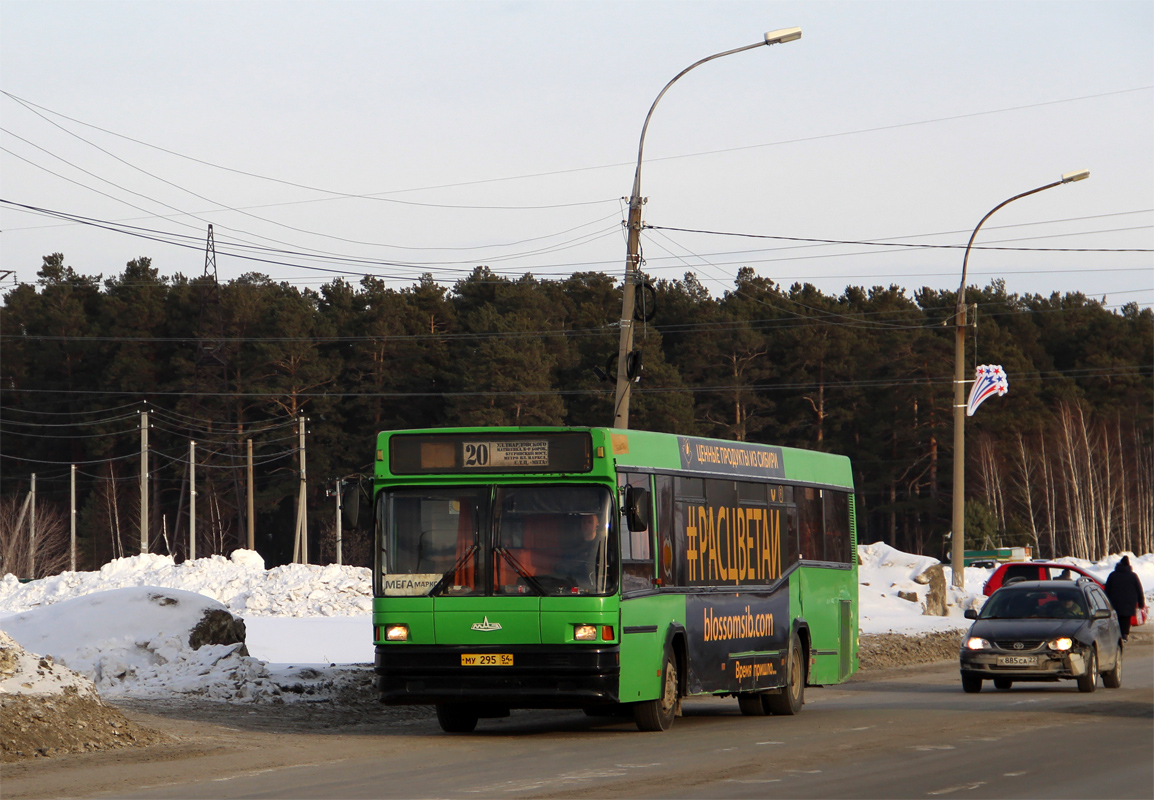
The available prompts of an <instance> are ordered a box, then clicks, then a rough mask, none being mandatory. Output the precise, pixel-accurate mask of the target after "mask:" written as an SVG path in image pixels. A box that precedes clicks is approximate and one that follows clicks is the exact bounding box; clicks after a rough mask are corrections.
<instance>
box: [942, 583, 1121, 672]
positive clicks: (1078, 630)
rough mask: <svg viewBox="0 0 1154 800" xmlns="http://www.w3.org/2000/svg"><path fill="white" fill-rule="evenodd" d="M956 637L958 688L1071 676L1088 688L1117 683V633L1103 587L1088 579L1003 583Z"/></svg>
mask: <svg viewBox="0 0 1154 800" xmlns="http://www.w3.org/2000/svg"><path fill="white" fill-rule="evenodd" d="M966 618H967V619H973V620H976V621H975V622H974V624H973V625H972V626H971V627H970V631H969V633H968V634H966V637H965V638H964V639H963V640H962V651H961V669H962V689H963V690H965V691H966V692H980V691H981V690H982V681H983V680H987V679H991V680H993V681H994V687H995V688H997V689H1009V688H1010V687H1011V686H1012V685H1013V683H1014V682H1015V681H1059V680H1070V679H1072V680H1076V681H1077V682H1078V691H1080V692H1092V691H1094V689H1095V688H1096V687H1097V682H1098V675H1099V674H1101V676H1102V683H1103V685H1104V686H1106V687H1108V688H1111V689H1117V688H1118V687H1119V686H1121V685H1122V633H1121V630H1120V629H1119V627H1118V616H1117V614H1115V613H1114V609H1113V608H1112V607H1111V606H1110V601H1109V600H1107V599H1106V595H1105V593H1104V592H1103V591H1102V588H1101V587H1100V586H1099V585H1098V584H1097V583H1095V582H1094V581H1093V580H1090V579H1083V580H1080V581H1078V582H1077V583H1071V582H1070V581H1023V582H1020V583H1013V584H1011V585H1009V586H1003V587H1002V588H1001V589H999V590H998V591H996V592H994V594H993V595H992V596H991V597H990V599H989V600H987V601H986V604H985V605H984V606H982V610H981V613H977V612H975V611H973V610H969V611H967V612H966Z"/></svg>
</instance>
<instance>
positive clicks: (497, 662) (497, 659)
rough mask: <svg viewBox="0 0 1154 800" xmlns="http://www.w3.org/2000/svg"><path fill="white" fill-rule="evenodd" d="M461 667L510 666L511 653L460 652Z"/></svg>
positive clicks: (511, 662)
mask: <svg viewBox="0 0 1154 800" xmlns="http://www.w3.org/2000/svg"><path fill="white" fill-rule="evenodd" d="M461 666H462V667H511V666H513V654H512V653H461Z"/></svg>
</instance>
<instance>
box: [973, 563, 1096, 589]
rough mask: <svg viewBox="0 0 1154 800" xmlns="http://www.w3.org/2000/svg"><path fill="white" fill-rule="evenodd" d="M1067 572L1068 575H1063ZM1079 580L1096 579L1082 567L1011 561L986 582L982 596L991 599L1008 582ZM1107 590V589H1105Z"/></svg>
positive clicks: (998, 569) (999, 568) (995, 571)
mask: <svg viewBox="0 0 1154 800" xmlns="http://www.w3.org/2000/svg"><path fill="white" fill-rule="evenodd" d="M1063 572H1066V573H1068V574H1066V575H1063V574H1062V573H1063ZM1078 578H1094V576H1093V575H1091V574H1090V573H1089V572H1087V571H1086V570H1084V569H1082V568H1081V567H1075V566H1073V565H1072V564H1055V563H1053V562H1051V561H1011V562H1010V563H1008V564H1002V565H1001V566H999V567H998V568H997V569H996V570H994V574H993V575H991V576H990V579H989V580H988V581H986V585H985V586H983V587H982V594H984V595H986V597H989V596H990V595H992V594H993V593H994V592H996V591H998V589H1001V588H1002V586H1003V584H1005V583H1006V582H1008V581H1015V582H1017V581H1057V580H1067V579H1068V580H1072V581H1076V580H1078ZM1094 582H1095V583H1097V584H1098V585H1099V586H1102V585H1103V584H1102V581H1100V580H1098V579H1097V578H1094ZM1103 588H1105V587H1103Z"/></svg>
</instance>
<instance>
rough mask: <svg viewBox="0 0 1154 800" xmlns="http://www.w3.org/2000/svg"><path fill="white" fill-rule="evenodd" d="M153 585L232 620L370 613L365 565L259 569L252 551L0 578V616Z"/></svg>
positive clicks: (139, 559) (136, 559)
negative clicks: (212, 606) (223, 611)
mask: <svg viewBox="0 0 1154 800" xmlns="http://www.w3.org/2000/svg"><path fill="white" fill-rule="evenodd" d="M130 586H158V587H163V588H166V589H177V590H181V591H186V592H195V593H197V594H200V595H204V596H205V597H209V598H212V599H213V600H216V601H218V602H220V603H222V604H223V605H224V606H225V607H226V608H227V609H228V610H229V611H231V612H232V613H233V614H243V615H246V616H269V617H272V616H277V617H340V616H353V615H362V614H369V613H372V582H371V578H370V572H369V570H367V569H365V568H364V567H338V566H336V565H335V564H330V565H328V566H317V565H313V564H286V565H284V566H281V567H274V568H273V569H270V570H265V568H264V559H263V558H261V556H260V554H259V553H256V552H254V551H252V550H237V551H235V552H233V554H232V557H231V558H225V557H224V556H210V557H208V558H198V559H195V560H192V561H185V562H183V563H181V564H177V563H175V562H174V561H173V559H172V557H171V556H159V555H151V554H144V555H139V556H132V557H130V558H118V559H116V560H115V561H111V562H109V563H107V564H105V565H104V566H103V567H101V568H100V569H99V570H98V571H96V572H62V573H61V574H59V575H54V576H52V577H49V578H42V579H40V580H37V581H32V582H30V583H26V584H21V583H20V582H19V581H18V580H17V579H16V576H15V575H5V576H4V577H3V578H2V579H0V614H11V613H15V612H19V611H27V610H29V609H32V608H38V607H41V606H49V605H52V604H53V603H58V602H60V601H62V600H67V599H69V598H73V597H79V596H82V595H86V594H92V593H93V592H102V591H107V590H109V589H120V588H125V587H130Z"/></svg>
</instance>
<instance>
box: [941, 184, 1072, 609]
mask: <svg viewBox="0 0 1154 800" xmlns="http://www.w3.org/2000/svg"><path fill="white" fill-rule="evenodd" d="M1089 177H1090V170H1088V169H1083V170H1078V171H1077V172H1067V173H1066V174H1065V175H1063V176H1062V178H1061V179H1060V180H1057V181H1054V182H1053V183H1047V184H1046V185H1045V186H1039V187H1038V188H1037V189H1031V190H1030V191H1028V192H1022V193H1021V194H1016V195H1014V196H1013V197H1011V198H1010V199H1009V200H1004V201H1002V202H1001V203H999V204H998V205H996V206H994V207H993V208H992V209H990V211H989V213H987V214H986V216H984V217H982V219H981V222H979V223H978V227H976V228H974V232H973V233H972V234H970V241H969V242H967V243H966V254H965V255H964V256H963V257H962V283H961V285H960V286H958V303H957V307H956V308H955V310H954V331H955V332H954V497H953V506H952V511H953V520H952V529H953V532H952V533H951V536H952V537H953V542H952V547H951V551H950V564H951V565H952V567H953V568H952V570H951V571H952V572H953V585H954V586H956V587H958V588H959V589H961V588H964V587H965V584H966V578H965V549H966V548H965V538H966V536H965V533H966V531H965V525H966V513H965V511H966V505H965V497H964V496H963V495H964V494H965V489H966V457H965V456H966V436H965V430H966V428H965V426H966V400H965V382H966V381H965V360H966V303H965V297H966V267H967V265H968V264H969V261H970V248H971V247H972V246H973V244H974V238H975V237H976V236H977V235H978V231H979V230H981V228H982V225H984V224H985V223H986V220H988V219H989V218H990V217H992V216H993V215H994V212H995V211H997V210H998V209H1000V208H1002V207H1003V206H1008V205H1009V204H1010V203H1012V202H1014V201H1015V200H1021V199H1022V198H1023V197H1029V196H1030V195H1032V194H1037V193H1038V192H1044V191H1045V190H1047V189H1053V188H1054V187H1055V186H1061V185H1062V184H1064V183H1073V182H1074V181H1080V180H1084V179H1085V178H1089Z"/></svg>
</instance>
